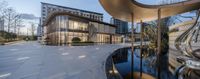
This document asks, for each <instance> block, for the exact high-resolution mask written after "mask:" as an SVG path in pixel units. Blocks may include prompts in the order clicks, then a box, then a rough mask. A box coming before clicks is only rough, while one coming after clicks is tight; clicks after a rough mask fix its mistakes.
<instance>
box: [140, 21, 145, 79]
mask: <svg viewBox="0 0 200 79" xmlns="http://www.w3.org/2000/svg"><path fill="white" fill-rule="evenodd" d="M140 24H141V27H140V29H141V31H140V79H142V58H143V57H142V54H143V41H144V36H143V32H144V28H143V27H144V26H143V22H142V20H141V21H140Z"/></svg>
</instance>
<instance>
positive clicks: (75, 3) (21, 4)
mask: <svg viewBox="0 0 200 79" xmlns="http://www.w3.org/2000/svg"><path fill="white" fill-rule="evenodd" d="M0 1H3V0H0ZM4 1H7V2H8V4H9V7H13V8H14V9H15V10H16V11H17V12H18V13H23V14H30V15H33V16H35V17H40V16H41V3H40V2H45V3H51V4H56V5H61V6H66V7H72V8H77V9H83V10H88V11H93V12H98V13H103V14H104V22H108V23H109V22H110V18H111V16H110V15H109V14H108V13H107V12H106V11H105V10H104V9H103V7H102V6H101V4H100V3H99V0H4ZM137 1H138V2H141V3H144V4H157V3H158V2H159V1H160V0H137ZM25 22H26V23H30V20H27V21H26V20H25ZM31 22H34V23H36V24H37V23H39V20H37V19H36V20H32V21H31ZM25 25H26V26H27V27H30V24H25ZM27 27H26V28H24V29H23V30H26V29H27ZM24 32H26V31H24Z"/></svg>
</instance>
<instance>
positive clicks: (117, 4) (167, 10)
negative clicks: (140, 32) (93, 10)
mask: <svg viewBox="0 0 200 79" xmlns="http://www.w3.org/2000/svg"><path fill="white" fill-rule="evenodd" d="M99 1H100V3H101V5H102V6H103V8H104V9H105V10H106V11H107V12H108V13H109V14H110V15H111V16H113V17H114V18H117V19H120V20H123V21H129V22H131V17H132V14H134V21H135V22H140V21H141V20H142V21H144V22H145V21H152V20H156V19H157V18H158V17H157V16H158V9H161V18H165V17H169V16H173V15H177V14H181V13H185V12H189V11H192V10H197V9H199V8H200V0H189V1H183V2H179V3H173V4H167V5H146V4H142V3H139V2H137V1H134V0H99Z"/></svg>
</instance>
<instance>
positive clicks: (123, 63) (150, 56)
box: [112, 48, 174, 79]
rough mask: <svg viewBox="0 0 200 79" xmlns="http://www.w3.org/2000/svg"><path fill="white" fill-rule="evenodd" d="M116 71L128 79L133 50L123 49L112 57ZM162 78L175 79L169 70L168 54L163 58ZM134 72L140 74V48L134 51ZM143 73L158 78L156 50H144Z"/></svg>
mask: <svg viewBox="0 0 200 79" xmlns="http://www.w3.org/2000/svg"><path fill="white" fill-rule="evenodd" d="M112 58H113V62H114V65H115V67H116V70H118V72H119V74H120V75H121V76H122V77H123V78H124V79H128V78H129V75H130V72H131V49H130V48H123V49H119V50H117V51H115V54H114V55H113V56H112ZM161 62H162V63H161V73H160V74H161V78H162V79H174V77H173V75H172V73H171V72H170V71H169V70H168V56H167V54H166V55H164V56H162V57H161ZM134 72H138V73H139V72H140V48H135V49H134ZM142 73H143V74H144V75H143V76H145V74H148V75H150V76H153V77H154V78H156V76H157V73H158V72H157V65H156V53H155V52H154V50H148V49H143V54H142Z"/></svg>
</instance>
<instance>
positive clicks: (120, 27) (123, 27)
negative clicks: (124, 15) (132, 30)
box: [111, 18, 128, 34]
mask: <svg viewBox="0 0 200 79" xmlns="http://www.w3.org/2000/svg"><path fill="white" fill-rule="evenodd" d="M111 24H114V25H115V26H117V28H116V33H118V34H126V33H128V22H125V21H121V20H118V19H115V18H111Z"/></svg>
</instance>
